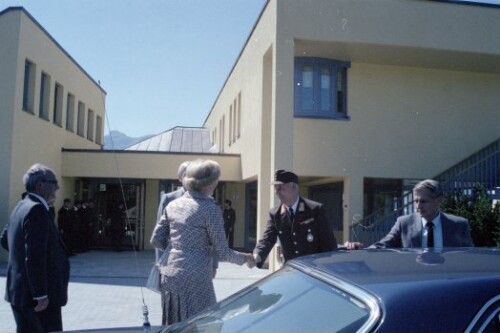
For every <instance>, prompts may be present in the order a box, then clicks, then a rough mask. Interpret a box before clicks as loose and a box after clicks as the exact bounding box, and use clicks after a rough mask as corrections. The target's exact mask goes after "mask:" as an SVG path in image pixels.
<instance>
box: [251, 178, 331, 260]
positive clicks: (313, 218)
mask: <svg viewBox="0 0 500 333" xmlns="http://www.w3.org/2000/svg"><path fill="white" fill-rule="evenodd" d="M298 183H299V178H298V177H297V175H296V174H295V173H293V172H291V171H286V170H278V171H276V173H275V175H274V182H273V183H272V185H274V192H275V193H276V195H277V196H278V198H279V200H280V204H279V205H278V206H276V207H274V208H272V209H271V211H270V213H269V220H268V221H267V225H266V229H265V230H264V234H263V237H262V239H261V240H260V241H259V242H258V243H257V246H256V247H255V249H254V250H253V254H254V259H255V263H256V265H257V267H259V268H261V267H262V265H263V263H264V262H265V260H266V258H267V256H268V255H269V252H270V251H271V249H272V248H273V246H274V244H275V243H276V241H277V240H278V239H279V241H280V244H281V248H282V251H283V253H282V255H283V260H284V261H287V260H290V259H293V258H295V257H300V256H304V255H306V254H312V253H320V252H327V251H332V250H335V249H336V248H337V241H336V240H335V236H334V235H333V229H332V228H331V227H330V224H329V223H328V220H327V218H326V215H325V210H324V208H323V205H322V204H321V203H319V202H316V201H312V200H309V199H306V198H303V197H301V196H299V184H298Z"/></svg>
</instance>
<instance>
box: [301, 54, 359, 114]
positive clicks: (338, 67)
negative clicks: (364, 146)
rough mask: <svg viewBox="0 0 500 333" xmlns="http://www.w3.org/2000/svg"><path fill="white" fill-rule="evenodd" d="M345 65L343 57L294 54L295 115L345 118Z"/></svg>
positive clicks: (347, 66)
mask: <svg viewBox="0 0 500 333" xmlns="http://www.w3.org/2000/svg"><path fill="white" fill-rule="evenodd" d="M349 67H350V63H348V62H345V61H338V60H332V59H323V58H306V57H297V58H295V92H294V94H295V96H294V100H295V107H294V109H295V110H294V114H295V116H298V117H313V118H314V117H317V118H332V119H347V118H348V116H347V103H346V101H347V69H348V68H349Z"/></svg>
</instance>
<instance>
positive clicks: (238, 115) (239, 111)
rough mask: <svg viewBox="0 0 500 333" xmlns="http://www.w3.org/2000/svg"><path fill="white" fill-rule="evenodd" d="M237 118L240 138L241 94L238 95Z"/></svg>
mask: <svg viewBox="0 0 500 333" xmlns="http://www.w3.org/2000/svg"><path fill="white" fill-rule="evenodd" d="M237 117H238V120H237V121H236V124H237V127H238V130H237V135H236V136H237V137H238V138H239V137H240V131H241V92H239V93H238V112H237Z"/></svg>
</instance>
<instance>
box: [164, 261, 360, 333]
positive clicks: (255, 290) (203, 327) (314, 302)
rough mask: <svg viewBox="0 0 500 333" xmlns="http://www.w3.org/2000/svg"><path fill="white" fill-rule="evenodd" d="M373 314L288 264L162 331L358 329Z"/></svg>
mask: <svg viewBox="0 0 500 333" xmlns="http://www.w3.org/2000/svg"><path fill="white" fill-rule="evenodd" d="M369 313H370V309H369V307H368V306H366V305H365V304H364V303H363V302H361V301H360V300H358V299H357V298H354V297H353V296H351V295H349V294H347V293H346V292H345V291H342V290H340V289H337V288H335V287H333V286H332V285H329V284H327V283H325V282H323V281H320V280H318V279H316V278H313V277H311V276H309V275H307V274H305V273H303V272H301V271H298V270H296V269H294V268H292V267H285V268H283V269H282V270H280V271H278V272H276V273H274V274H272V275H270V276H269V277H267V278H266V279H264V280H262V281H260V282H259V283H258V284H255V285H253V286H252V287H250V288H249V289H247V290H245V291H244V292H242V293H237V294H235V295H233V296H231V297H229V298H227V299H226V300H223V301H222V302H220V303H218V304H216V305H215V306H213V307H211V308H209V309H208V310H207V311H205V312H203V313H202V314H201V315H199V316H197V317H195V318H193V319H192V320H189V321H187V322H183V323H180V324H176V325H173V326H170V327H168V328H167V329H166V330H165V331H164V332H176V333H180V332H182V333H188V332H197V333H198V332H199V333H202V332H211V333H215V332H242V333H244V332H252V333H259V332H306V331H307V332H355V331H356V330H358V329H359V328H360V327H361V326H362V325H363V324H364V323H365V322H366V321H367V320H368V318H369Z"/></svg>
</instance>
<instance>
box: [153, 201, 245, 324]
mask: <svg viewBox="0 0 500 333" xmlns="http://www.w3.org/2000/svg"><path fill="white" fill-rule="evenodd" d="M151 244H152V245H153V246H155V247H156V248H159V249H162V250H164V251H165V252H164V255H163V256H162V258H161V259H160V271H161V274H162V282H161V288H162V291H163V293H164V294H165V297H164V302H165V304H164V309H165V310H164V311H165V313H164V315H165V316H166V324H168V325H170V324H173V323H176V322H178V321H182V320H184V319H187V318H189V317H192V316H193V315H195V314H197V313H198V312H200V311H201V310H204V309H205V308H207V307H208V306H210V305H212V304H214V303H215V302H216V298H215V291H214V286H213V283H212V278H213V270H214V267H213V256H214V255H216V256H217V257H218V260H219V261H228V262H231V263H234V264H238V265H243V264H244V263H245V262H246V258H245V256H244V254H243V253H241V252H237V251H234V250H231V249H230V248H229V247H228V245H227V240H226V237H225V232H224V222H223V219H222V212H221V209H220V207H219V206H217V204H216V203H215V202H214V200H213V199H212V198H210V197H207V196H205V195H203V194H201V193H199V192H194V191H188V192H186V193H185V194H184V195H183V196H182V197H180V198H179V199H177V200H174V201H172V202H171V203H169V204H168V205H167V207H166V208H165V210H164V213H163V216H162V218H161V219H160V221H159V222H158V224H157V225H156V227H155V229H154V231H153V235H152V237H151Z"/></svg>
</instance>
